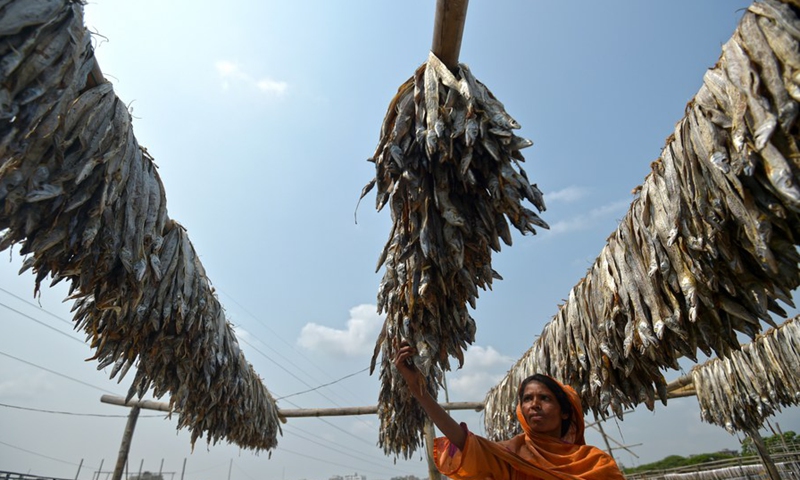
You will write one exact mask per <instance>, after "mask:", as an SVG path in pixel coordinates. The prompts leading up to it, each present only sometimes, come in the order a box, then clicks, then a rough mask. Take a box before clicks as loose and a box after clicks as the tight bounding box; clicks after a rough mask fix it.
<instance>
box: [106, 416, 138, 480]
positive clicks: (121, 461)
mask: <svg viewBox="0 0 800 480" xmlns="http://www.w3.org/2000/svg"><path fill="white" fill-rule="evenodd" d="M139 410H140V408H139V407H138V406H134V407H132V408H131V412H130V413H129V414H128V423H127V424H126V425H125V432H124V433H123V434H122V443H121V444H120V446H119V455H118V456H117V465H116V466H115V467H114V475H113V476H112V477H111V480H120V479H121V478H122V469H123V468H124V467H125V464H126V463H128V452H130V450H131V438H133V430H134V429H135V428H136V420H138V419H139Z"/></svg>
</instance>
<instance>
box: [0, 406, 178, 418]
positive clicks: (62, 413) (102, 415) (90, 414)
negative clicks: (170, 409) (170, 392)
mask: <svg viewBox="0 0 800 480" xmlns="http://www.w3.org/2000/svg"><path fill="white" fill-rule="evenodd" d="M0 407H6V408H16V409H17V410H28V411H30V412H40V413H54V414H59V415H73V416H76V417H104V418H127V417H128V415H106V414H102V413H74V412H61V411H58V410H44V409H41V408H31V407H20V406H19V405H9V404H7V403H0ZM167 416H168V415H166V414H164V415H139V417H138V418H166V417H167Z"/></svg>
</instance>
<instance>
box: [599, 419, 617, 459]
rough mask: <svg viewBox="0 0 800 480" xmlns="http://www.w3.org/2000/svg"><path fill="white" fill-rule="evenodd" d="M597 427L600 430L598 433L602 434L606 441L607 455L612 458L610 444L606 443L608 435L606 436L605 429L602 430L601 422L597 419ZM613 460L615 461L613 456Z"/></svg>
mask: <svg viewBox="0 0 800 480" xmlns="http://www.w3.org/2000/svg"><path fill="white" fill-rule="evenodd" d="M597 429H598V430H600V435H602V436H603V441H604V442H606V451H607V452H608V456H610V457H611V458H614V454H613V452H612V448H611V444H610V443H608V436H606V431H605V430H603V422H599V421H598V422H597ZM614 461H616V458H614Z"/></svg>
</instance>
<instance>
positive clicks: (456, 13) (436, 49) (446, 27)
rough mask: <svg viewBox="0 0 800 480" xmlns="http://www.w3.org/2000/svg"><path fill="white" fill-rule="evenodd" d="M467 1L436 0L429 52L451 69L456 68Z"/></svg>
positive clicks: (465, 17)
mask: <svg viewBox="0 0 800 480" xmlns="http://www.w3.org/2000/svg"><path fill="white" fill-rule="evenodd" d="M468 3H469V0H437V1H436V16H435V17H434V22H433V44H432V45H431V52H433V54H434V55H436V56H437V57H438V58H439V60H441V61H442V63H444V64H445V65H447V68H449V69H450V70H453V71H455V70H457V69H458V56H459V54H460V53H461V38H462V37H463V35H464V23H465V21H466V19H467V4H468Z"/></svg>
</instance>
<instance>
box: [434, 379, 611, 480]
mask: <svg viewBox="0 0 800 480" xmlns="http://www.w3.org/2000/svg"><path fill="white" fill-rule="evenodd" d="M559 385H561V384H560V383H559ZM561 387H562V388H563V389H564V392H565V393H566V394H567V398H568V399H569V402H570V404H571V405H572V421H571V423H570V427H569V429H568V431H567V433H566V434H565V435H564V436H563V437H562V438H561V439H556V438H553V437H549V436H545V435H540V434H537V433H536V432H533V431H532V430H531V428H530V426H528V422H527V421H526V420H525V417H524V416H523V415H522V411H521V409H520V407H519V405H517V419H518V420H519V422H520V425H521V426H522V430H523V432H524V433H521V434H519V435H517V436H515V437H513V438H511V439H510V440H506V441H503V442H492V441H490V440H487V439H485V438H483V437H480V436H478V435H475V434H473V433H471V432H468V435H467V441H466V444H465V445H464V449H463V450H459V449H458V447H456V446H455V445H453V444H451V443H450V441H449V440H448V439H447V438H445V437H440V438H437V439H436V441H435V442H434V446H433V455H434V459H435V461H436V466H437V468H439V471H441V472H442V474H444V475H446V476H447V477H450V478H452V479H455V480H487V479H491V480H537V479H539V480H563V479H585V480H589V479H597V480H600V479H603V480H605V479H612V480H613V479H620V480H621V479H624V478H625V477H624V476H623V475H622V472H620V470H619V467H617V464H616V462H614V459H613V458H611V456H610V455H608V454H606V453H605V452H603V451H602V450H600V449H599V448H596V447H593V446H591V445H586V441H585V440H584V436H583V432H584V429H585V426H584V422H583V409H582V408H581V402H580V399H579V398H578V394H577V393H575V390H573V389H572V388H571V387H569V386H565V385H561ZM462 427H464V428H465V429H466V425H464V424H462Z"/></svg>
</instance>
